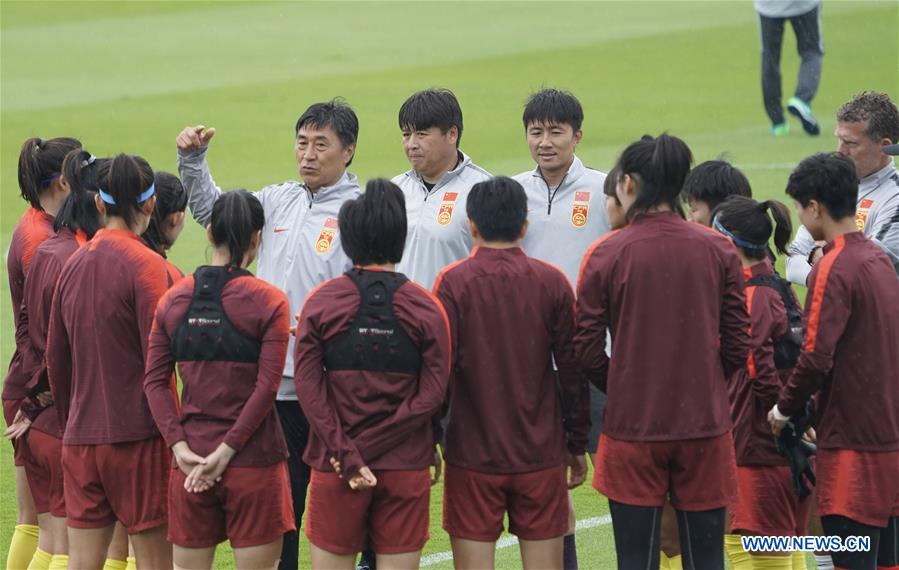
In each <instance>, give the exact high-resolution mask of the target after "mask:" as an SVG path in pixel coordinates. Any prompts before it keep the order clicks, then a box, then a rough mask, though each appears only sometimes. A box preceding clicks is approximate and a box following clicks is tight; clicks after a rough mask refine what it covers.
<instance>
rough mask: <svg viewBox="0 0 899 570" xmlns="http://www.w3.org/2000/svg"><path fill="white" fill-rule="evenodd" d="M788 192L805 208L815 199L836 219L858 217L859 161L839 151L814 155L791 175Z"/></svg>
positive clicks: (801, 163) (800, 164)
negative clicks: (855, 161)
mask: <svg viewBox="0 0 899 570" xmlns="http://www.w3.org/2000/svg"><path fill="white" fill-rule="evenodd" d="M787 194H788V195H789V196H790V197H791V198H793V199H794V200H796V201H797V202H799V203H800V204H802V207H803V208H804V207H805V206H808V203H809V201H811V200H815V201H816V202H818V203H819V204H821V205H822V206H824V208H825V209H827V213H828V214H830V217H831V218H833V219H834V220H841V219H843V218H846V217H847V216H854V215H855V209H856V202H857V200H858V175H857V174H856V171H855V164H854V163H853V162H852V160H851V159H850V158H849V157H847V156H843V155H841V154H838V153H823V152H822V153H818V154H813V155H812V156H810V157H808V158H806V159H805V160H803V161H802V162H800V163H799V165H798V166H797V167H796V168H795V169H794V170H793V172H792V173H791V174H790V179H789V181H787Z"/></svg>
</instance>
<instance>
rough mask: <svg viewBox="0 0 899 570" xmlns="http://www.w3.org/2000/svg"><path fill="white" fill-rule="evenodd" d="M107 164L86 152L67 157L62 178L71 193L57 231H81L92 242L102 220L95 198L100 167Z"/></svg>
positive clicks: (78, 152)
mask: <svg viewBox="0 0 899 570" xmlns="http://www.w3.org/2000/svg"><path fill="white" fill-rule="evenodd" d="M104 162H107V159H105V158H100V159H98V158H96V157H94V156H93V155H92V154H91V153H89V152H88V151H86V150H83V149H75V150H73V151H71V152H69V153H68V154H67V155H66V157H65V159H64V160H63V162H62V176H63V178H65V180H66V182H67V183H68V184H69V188H70V189H71V192H70V193H69V195H68V197H67V198H66V200H65V202H63V204H62V207H61V208H60V209H59V212H58V213H57V214H56V219H55V220H54V222H53V229H54V230H56V231H57V232H58V231H59V230H61V229H62V228H68V229H70V230H72V231H73V232H75V231H78V230H81V231H83V232H84V233H85V234H86V235H87V238H88V239H91V238H93V237H94V234H95V233H97V230H99V229H100V227H101V224H100V216H99V213H98V212H97V207H96V205H95V203H94V198H95V196H96V195H97V177H98V174H99V170H100V166H101V165H102V164H103V163H104Z"/></svg>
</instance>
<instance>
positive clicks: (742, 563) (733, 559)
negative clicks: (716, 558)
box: [724, 534, 754, 570]
mask: <svg viewBox="0 0 899 570" xmlns="http://www.w3.org/2000/svg"><path fill="white" fill-rule="evenodd" d="M724 551H725V552H726V553H727V558H728V559H729V560H730V567H731V568H732V569H733V570H752V568H754V566H753V565H752V556H750V555H749V553H748V552H746V551H745V550H743V541H742V540H740V535H739V534H725V535H724Z"/></svg>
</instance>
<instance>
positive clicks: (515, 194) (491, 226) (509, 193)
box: [465, 176, 528, 242]
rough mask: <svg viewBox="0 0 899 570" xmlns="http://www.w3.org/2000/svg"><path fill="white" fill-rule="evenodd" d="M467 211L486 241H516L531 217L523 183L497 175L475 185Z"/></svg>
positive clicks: (470, 194)
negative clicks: (529, 216)
mask: <svg viewBox="0 0 899 570" xmlns="http://www.w3.org/2000/svg"><path fill="white" fill-rule="evenodd" d="M465 211H466V213H467V214H468V217H469V219H470V220H471V221H472V222H474V225H475V226H477V228H478V232H479V233H480V234H481V237H482V238H484V240H485V241H504V242H512V241H515V240H517V239H518V238H519V237H520V236H521V228H522V227H523V226H524V223H525V221H526V220H527V217H528V198H527V195H526V194H525V193H524V188H522V187H521V184H519V183H518V182H516V181H515V180H512V179H511V178H507V177H505V176H497V177H495V178H491V179H489V180H484V181H482V182H478V183H477V184H475V185H474V186H472V188H471V192H469V194H468V200H467V201H466V204H465Z"/></svg>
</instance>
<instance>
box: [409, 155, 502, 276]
mask: <svg viewBox="0 0 899 570" xmlns="http://www.w3.org/2000/svg"><path fill="white" fill-rule="evenodd" d="M459 155H460V158H461V160H460V161H459V164H458V165H457V166H456V168H454V169H453V170H451V171H449V172H447V173H446V174H445V175H444V176H443V178H442V179H441V180H440V182H438V183H437V184H436V185H435V186H434V188H432V189H431V191H430V192H429V191H428V189H427V187H425V185H424V182H423V181H422V179H421V176H419V174H418V173H417V172H415V170H409V171H408V172H405V173H403V174H400V175H399V176H396V177H394V178H393V183H394V184H396V185H397V186H399V187H400V189H402V191H403V195H404V196H405V198H406V217H407V219H408V222H409V230H408V234H407V235H406V247H405V249H404V250H403V260H402V261H401V262H400V263H399V265H397V268H396V270H397V271H399V272H401V273H404V274H405V275H406V276H407V277H408V278H409V279H411V280H413V281H415V282H416V283H418V284H419V285H421V286H422V287H425V288H426V289H428V290H429V291H430V290H431V289H432V288H433V287H434V281H435V280H436V279H437V275H438V274H439V273H440V271H441V270H442V269H443V268H444V267H446V266H447V265H449V264H450V263H453V262H455V261H459V260H460V259H462V258H464V257H466V256H467V255H468V254H469V253H470V252H471V233H470V232H469V231H468V216H467V215H466V214H465V204H466V200H467V199H468V193H469V191H471V187H472V186H474V185H475V184H477V183H478V182H481V181H482V180H487V179H488V178H490V173H489V172H487V171H486V170H484V169H483V168H481V167H480V166H477V165H476V164H474V163H473V162H472V161H471V158H469V157H468V156H467V155H466V154H465V153H463V152H462V151H459Z"/></svg>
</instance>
